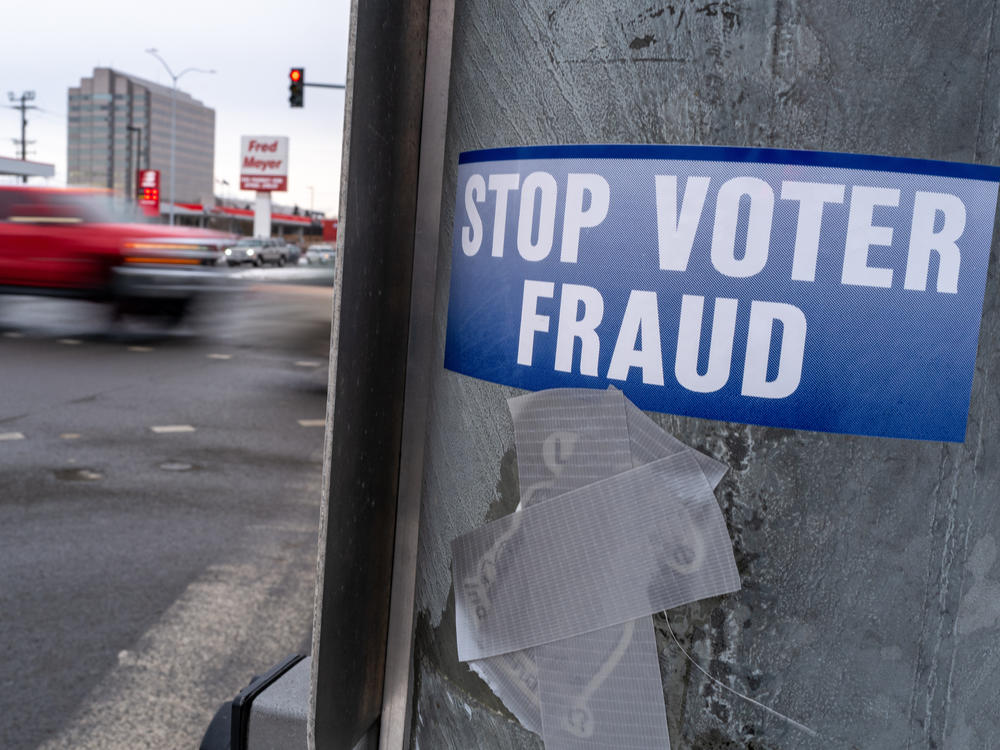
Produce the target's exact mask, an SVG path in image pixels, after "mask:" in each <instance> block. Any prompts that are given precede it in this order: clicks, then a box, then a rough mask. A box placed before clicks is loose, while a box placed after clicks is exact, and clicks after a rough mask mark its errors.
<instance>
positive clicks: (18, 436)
mask: <svg viewBox="0 0 1000 750" xmlns="http://www.w3.org/2000/svg"><path fill="white" fill-rule="evenodd" d="M0 440H24V433H23V432H0Z"/></svg>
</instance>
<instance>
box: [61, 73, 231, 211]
mask: <svg viewBox="0 0 1000 750" xmlns="http://www.w3.org/2000/svg"><path fill="white" fill-rule="evenodd" d="M174 93H175V92H174V91H173V89H171V87H169V86H162V85H160V84H158V83H153V82H152V81H146V80H143V79H142V78H137V77H136V76H133V75H128V74H126V73H121V72H119V71H117V70H112V69H111V68H95V69H94V72H93V75H91V76H90V77H89V78H83V79H81V80H80V85H79V86H74V87H71V88H70V89H69V108H68V114H69V117H68V136H69V137H68V164H67V183H68V184H70V185H89V186H93V187H105V188H110V189H112V190H114V191H115V192H118V193H121V194H123V195H124V194H131V193H133V192H134V191H135V189H136V185H135V172H136V170H137V169H158V170H160V197H161V200H162V201H163V202H164V203H166V202H167V201H168V200H169V199H170V132H171V128H170V109H171V97H172V95H174ZM176 97H177V98H176V102H175V105H176V145H175V156H174V159H175V164H176V169H177V175H176V180H175V185H174V190H175V195H174V200H175V202H178V203H185V202H190V203H207V204H211V203H212V200H213V188H214V182H213V165H214V162H215V110H213V109H211V108H209V107H206V106H205V105H203V104H202V103H201V102H199V101H197V100H196V99H194V98H192V97H191V96H190V95H189V94H185V93H184V92H182V91H179V90H178V91H176Z"/></svg>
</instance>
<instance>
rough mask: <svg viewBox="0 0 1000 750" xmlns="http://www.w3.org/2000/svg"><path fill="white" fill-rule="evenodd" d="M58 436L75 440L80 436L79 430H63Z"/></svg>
mask: <svg viewBox="0 0 1000 750" xmlns="http://www.w3.org/2000/svg"><path fill="white" fill-rule="evenodd" d="M59 437H61V438H62V439H63V440H76V439H77V438H79V437H81V436H80V433H79V432H64V433H63V434H62V435H60V436H59Z"/></svg>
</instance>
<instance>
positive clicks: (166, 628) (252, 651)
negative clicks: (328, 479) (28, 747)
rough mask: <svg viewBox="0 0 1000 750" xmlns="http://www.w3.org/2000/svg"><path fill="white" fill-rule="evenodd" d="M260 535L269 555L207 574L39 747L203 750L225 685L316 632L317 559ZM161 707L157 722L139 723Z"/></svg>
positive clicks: (282, 537) (284, 537) (277, 536)
mask: <svg viewBox="0 0 1000 750" xmlns="http://www.w3.org/2000/svg"><path fill="white" fill-rule="evenodd" d="M316 493H317V497H318V493H319V490H318V489H317V490H316ZM315 534H316V530H315V528H314V529H313V537H315ZM254 536H255V537H258V538H260V540H261V541H260V542H256V541H255V544H254V546H253V550H254V554H260V558H259V559H253V560H245V561H244V560H236V561H235V562H233V563H224V564H216V565H212V566H211V567H209V568H207V569H205V570H204V571H203V572H202V573H201V575H200V576H198V577H197V578H196V579H195V580H194V581H192V582H191V583H190V584H189V585H188V587H187V589H186V590H184V591H183V592H182V593H181V595H180V596H179V597H178V598H177V599H176V600H175V601H174V602H173V603H172V604H171V605H170V607H168V608H167V610H166V611H165V612H164V613H163V614H162V615H161V616H160V617H159V618H158V619H157V621H156V622H154V623H153V624H152V626H151V627H150V628H149V629H148V630H147V631H146V632H145V633H143V634H142V635H140V636H139V637H138V638H137V639H135V640H132V639H129V641H130V642H129V644H128V647H127V649H124V650H122V651H119V652H118V658H117V662H118V663H117V664H112V665H111V666H110V669H109V670H108V671H107V672H105V673H104V674H103V675H101V677H100V679H99V680H97V681H96V682H95V683H93V684H92V687H91V688H90V690H89V692H88V693H87V694H86V695H85V696H81V699H80V701H79V703H78V704H77V705H76V707H75V709H74V711H73V713H72V714H70V715H67V716H65V717H64V720H63V721H61V722H60V726H59V729H58V730H57V733H56V734H55V736H52V737H49V738H47V739H46V740H45V742H43V743H42V744H41V745H40V750H90V749H92V748H93V749H96V748H125V747H127V748H133V747H156V748H173V747H198V743H199V742H200V740H201V738H202V735H203V734H204V733H205V727H207V726H208V723H209V721H211V719H212V714H213V713H214V712H215V709H216V707H217V706H218V703H219V698H218V695H219V687H218V686H219V685H240V684H243V683H245V682H246V679H247V677H246V674H247V670H249V669H254V670H258V671H259V670H261V669H266V668H268V667H269V666H271V665H273V664H275V663H277V662H278V660H280V659H282V658H283V657H284V656H285V655H286V651H287V648H288V646H287V644H289V643H293V644H294V643H299V642H301V641H302V639H304V638H307V637H308V634H309V627H308V626H309V624H310V623H311V618H310V617H309V613H310V612H311V611H312V602H313V595H314V592H315V587H314V582H315V576H314V572H315V554H313V555H312V557H313V559H312V560H304V561H303V560H299V559H296V558H292V557H290V556H289V555H288V552H287V547H286V546H284V545H283V542H286V541H288V540H289V539H292V540H296V541H297V540H298V539H300V538H301V536H300V535H297V534H296V535H294V536H292V535H290V534H288V533H284V534H283V533H281V532H274V531H272V532H270V533H261V532H256V533H255V534H254ZM247 557H250V554H249V553H248V554H247ZM260 559H266V560H267V563H266V564H261V562H260ZM261 633H266V634H267V637H262V636H261V635H260V634H261ZM111 653H112V654H113V653H114V651H112V652H111ZM179 665H180V666H182V667H183V668H179ZM153 711H155V712H156V720H155V721H145V722H142V721H139V720H137V719H136V717H137V716H139V717H142V716H149V715H151V714H152V712H153ZM137 737H139V738H141V739H139V740H137V739H136V738H137Z"/></svg>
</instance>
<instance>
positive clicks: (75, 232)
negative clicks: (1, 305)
mask: <svg viewBox="0 0 1000 750" xmlns="http://www.w3.org/2000/svg"><path fill="white" fill-rule="evenodd" d="M230 241H231V236H230V235H226V234H222V233H220V232H213V231H209V230H205V229H196V228H190V227H171V226H164V225H162V224H143V223H136V222H134V221H130V220H128V218H127V217H123V216H122V215H119V214H116V213H115V211H114V210H113V205H112V203H111V200H110V195H109V194H108V193H106V192H102V191H95V190H87V189H75V188H53V187H29V186H23V185H18V186H13V185H5V186H0V293H7V294H32V295H46V296H63V297H76V298H81V299H88V300H96V301H107V302H111V303H113V304H115V306H116V310H118V311H120V312H129V313H151V314H159V315H167V316H168V317H170V318H174V319H179V318H180V317H182V316H183V314H184V312H185V311H186V310H187V308H188V305H189V303H190V302H191V301H192V300H193V299H194V298H195V297H196V296H197V295H198V294H199V293H200V292H203V291H206V290H208V289H211V288H217V287H218V285H220V284H221V282H222V281H223V279H222V278H221V276H220V274H219V273H218V269H216V268H215V267H214V266H215V263H216V259H217V258H218V257H219V253H220V251H221V248H222V246H223V245H224V244H225V243H228V242H230Z"/></svg>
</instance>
